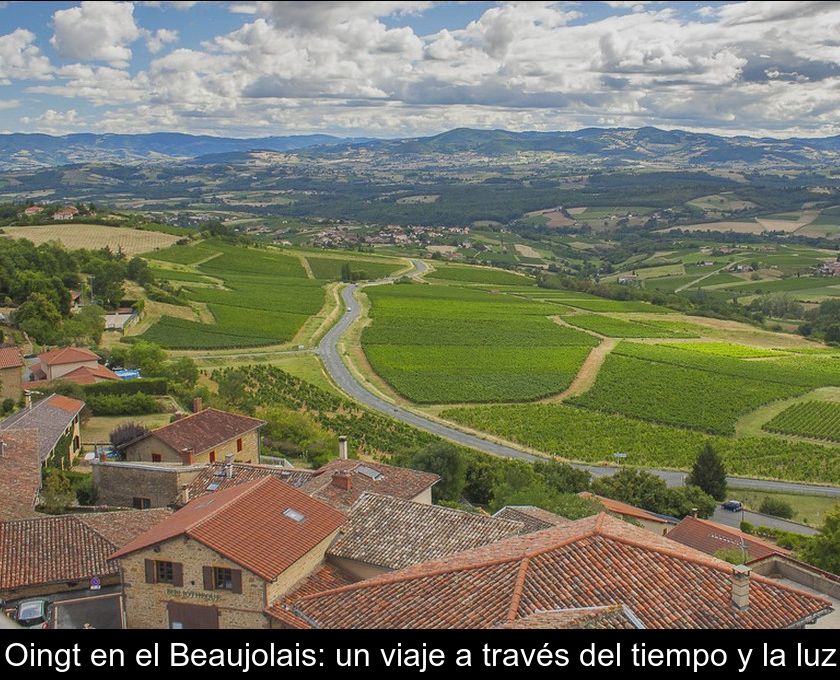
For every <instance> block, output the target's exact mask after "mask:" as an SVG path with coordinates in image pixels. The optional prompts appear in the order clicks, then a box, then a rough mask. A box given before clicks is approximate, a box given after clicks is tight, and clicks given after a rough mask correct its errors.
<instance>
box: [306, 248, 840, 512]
mask: <svg viewBox="0 0 840 680" xmlns="http://www.w3.org/2000/svg"><path fill="white" fill-rule="evenodd" d="M411 262H412V264H413V265H414V268H413V269H412V270H411V271H409V272H407V273H403V274H401V275H400V276H419V275H422V274H423V273H425V272H426V269H427V267H426V264H425V263H424V262H422V261H420V260H414V259H412V260H411ZM396 278H397V277H388V278H384V279H378V280H377V281H372V282H370V283H366V284H361V285H359V284H355V283H352V284H350V285H348V286H346V287H345V288H344V289H343V290H342V291H341V298H342V300H343V302H344V306H345V313H344V314H343V315H342V317H341V319H339V321H338V323H336V324H335V325H334V326H333V327H332V328H331V329H330V330H329V331H328V332H327V333H326V334H325V335H324V337H323V338H322V339H321V342H320V343H319V344H318V352H317V353H318V355H319V356H320V357H321V361H322V362H323V364H324V368H325V370H326V371H327V373H328V374H329V376H330V378H332V380H333V382H334V383H335V384H336V385H337V386H338V387H339V388H340V389H341V390H342V391H343V392H345V393H346V394H347V395H348V396H349V397H351V398H352V399H354V400H356V401H358V402H360V403H362V404H364V405H365V406H367V407H369V408H371V409H373V410H375V411H379V412H380V413H383V414H385V415H387V416H390V417H391V418H395V419H397V420H400V421H402V422H404V423H407V424H409V425H413V426H414V427H416V428H418V429H420V430H425V431H426V432H430V433H431V434H434V435H437V436H438V437H443V438H444V439H448V440H450V441H453V442H456V443H457V444H462V445H463V446H468V447H470V448H473V449H477V450H479V451H484V452H485V453H489V454H492V455H494V456H504V457H506V458H517V459H519V460H526V461H536V460H544V458H543V457H542V456H538V455H534V454H532V453H528V452H527V451H523V450H522V449H518V448H514V447H512V446H508V445H505V444H500V443H498V442H495V441H490V440H489V439H483V438H481V437H478V436H476V435H473V434H470V433H468V432H464V431H463V430H459V429H457V428H455V427H451V426H449V425H444V424H443V423H439V422H437V421H435V420H432V419H431V418H427V417H426V416H423V415H420V414H418V413H416V412H414V411H408V410H406V409H405V408H402V407H400V406H398V405H396V404H393V403H391V402H389V401H386V400H384V399H382V398H381V397H379V396H377V395H376V394H374V393H373V392H371V391H370V390H369V389H368V388H367V387H365V385H363V384H362V383H360V382H359V381H358V379H357V378H356V377H355V376H354V375H353V374H352V373H351V372H350V370H349V369H348V368H347V366H346V365H345V363H344V361H343V360H342V358H341V353H340V351H339V349H338V345H339V342H340V340H341V337H342V336H343V335H344V333H345V332H346V331H347V329H348V328H350V326H351V325H352V324H353V323H354V322H355V321H356V320H358V319H359V317H360V316H361V313H362V310H361V305H360V304H359V302H358V301H357V300H356V298H355V292H356V290H357V289H359V288H361V287H364V286H373V285H381V284H385V283H391V282H393V281H394V280H396ZM575 467H578V468H581V469H585V470H588V471H589V472H590V473H591V474H592V475H593V476H595V477H603V476H607V475H612V474H614V473H615V472H616V470H617V469H618V468H616V467H607V466H600V465H583V464H575ZM648 471H649V472H651V473H653V474H655V475H657V476H658V477H660V478H662V479H664V480H665V482H666V483H667V484H668V486H682V484H683V482H684V480H685V473H684V472H677V471H674V470H657V469H648ZM727 481H728V482H729V484H730V485H732V486H734V487H738V488H743V489H753V490H759V491H778V492H784V493H805V494H815V495H823V496H833V497H837V498H840V487H834V486H820V485H816V484H799V483H796V482H778V481H771V480H764V479H749V478H744V477H728V478H727Z"/></svg>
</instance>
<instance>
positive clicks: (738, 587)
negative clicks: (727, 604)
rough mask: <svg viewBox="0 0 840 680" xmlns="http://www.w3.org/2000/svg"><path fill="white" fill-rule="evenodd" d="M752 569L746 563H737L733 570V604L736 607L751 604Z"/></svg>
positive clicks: (745, 606) (741, 607) (743, 607)
mask: <svg viewBox="0 0 840 680" xmlns="http://www.w3.org/2000/svg"><path fill="white" fill-rule="evenodd" d="M750 571H751V569H750V568H749V567H748V566H747V565H746V564H736V565H735V567H734V569H733V570H732V604H733V605H734V606H735V608H736V609H741V610H744V609H747V608H748V607H749V606H750Z"/></svg>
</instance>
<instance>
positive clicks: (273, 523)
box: [111, 477, 346, 628]
mask: <svg viewBox="0 0 840 680" xmlns="http://www.w3.org/2000/svg"><path fill="white" fill-rule="evenodd" d="M345 519H346V517H345V515H344V514H342V513H340V512H338V511H337V510H335V509H333V508H331V507H330V506H328V505H326V504H325V503H322V502H320V501H318V500H315V499H314V498H311V497H309V496H307V495H306V494H304V493H301V492H300V491H298V490H297V489H293V488H292V487H291V486H289V485H288V484H284V483H283V482H281V481H279V480H278V479H276V478H274V477H264V478H262V479H258V480H255V481H253V482H249V483H246V484H240V485H238V486H234V487H231V488H228V489H225V490H223V491H218V492H216V493H213V494H211V495H209V496H207V497H204V498H200V499H197V500H194V501H192V502H191V503H189V504H187V505H186V506H185V507H183V508H182V509H181V510H179V511H178V512H176V513H175V514H173V515H172V516H171V517H169V518H168V519H166V520H164V521H163V522H161V523H160V524H158V525H157V526H155V527H153V528H152V529H150V530H149V531H146V532H145V533H143V534H141V535H140V536H138V537H137V538H136V539H134V540H133V541H131V542H130V543H128V544H127V545H125V546H124V547H123V548H121V549H120V550H117V551H116V552H114V553H113V554H112V555H111V559H119V560H120V563H121V568H122V574H123V584H124V587H125V610H126V621H127V624H128V627H129V628H266V627H268V625H269V619H268V617H267V615H266V613H265V610H266V608H267V607H268V606H269V605H270V604H272V603H273V602H274V601H275V600H277V599H278V598H281V597H283V596H284V595H286V594H287V593H288V592H289V591H290V590H292V589H293V588H294V587H295V586H296V585H297V584H298V583H299V582H300V581H302V580H303V579H305V578H306V577H307V576H309V575H310V574H311V573H312V572H314V571H316V570H318V568H319V567H320V566H321V565H322V564H323V562H324V557H325V555H326V551H327V548H328V547H329V545H330V544H331V543H332V542H333V540H334V539H335V537H336V535H337V534H338V531H339V529H340V527H341V525H342V524H343V523H344V522H345Z"/></svg>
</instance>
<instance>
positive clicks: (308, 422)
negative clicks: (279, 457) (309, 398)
mask: <svg viewBox="0 0 840 680" xmlns="http://www.w3.org/2000/svg"><path fill="white" fill-rule="evenodd" d="M261 415H262V418H263V419H264V420H265V421H266V423H267V425H266V427H265V436H264V441H265V443H266V444H267V445H268V446H271V447H272V448H275V449H277V450H279V451H281V452H282V453H284V454H285V455H291V456H303V457H304V458H306V459H307V460H308V461H309V462H311V463H313V464H315V465H317V466H320V465H323V464H324V463H327V462H328V461H330V460H332V459H333V458H335V457H336V456H337V455H338V437H336V436H335V435H334V434H333V433H331V432H329V431H327V430H326V429H324V428H323V427H321V425H320V424H319V423H318V422H317V421H316V420H315V419H314V418H312V417H311V416H309V415H307V414H306V413H303V412H301V411H294V410H292V409H289V408H285V407H283V406H274V407H272V408H269V409H266V410H265V411H264V412H263V413H262V414H261Z"/></svg>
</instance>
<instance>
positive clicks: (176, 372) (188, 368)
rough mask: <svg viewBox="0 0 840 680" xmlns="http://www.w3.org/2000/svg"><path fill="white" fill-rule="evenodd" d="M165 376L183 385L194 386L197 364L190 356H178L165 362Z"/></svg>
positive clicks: (196, 376) (196, 378) (196, 380)
mask: <svg viewBox="0 0 840 680" xmlns="http://www.w3.org/2000/svg"><path fill="white" fill-rule="evenodd" d="M166 373H167V377H168V378H170V379H171V380H172V381H173V382H177V383H180V384H181V385H183V386H185V387H194V386H195V384H196V382H198V366H196V364H195V361H193V360H192V359H191V358H190V357H178V358H177V359H175V360H174V361H169V362H167V363H166Z"/></svg>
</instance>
